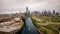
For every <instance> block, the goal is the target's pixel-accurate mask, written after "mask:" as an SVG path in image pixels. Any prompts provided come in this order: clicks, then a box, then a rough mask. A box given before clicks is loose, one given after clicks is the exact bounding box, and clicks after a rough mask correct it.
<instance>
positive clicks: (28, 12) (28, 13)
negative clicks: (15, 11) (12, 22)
mask: <svg viewBox="0 0 60 34" xmlns="http://www.w3.org/2000/svg"><path fill="white" fill-rule="evenodd" d="M29 15H30V10H29V9H28V7H26V16H29Z"/></svg>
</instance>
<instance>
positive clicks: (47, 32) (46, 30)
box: [31, 17, 59, 34]
mask: <svg viewBox="0 0 60 34" xmlns="http://www.w3.org/2000/svg"><path fill="white" fill-rule="evenodd" d="M31 19H32V21H33V23H34V25H35V26H36V27H37V28H38V31H39V32H40V33H42V34H59V25H57V24H55V25H54V24H46V23H45V24H46V25H45V24H44V23H42V22H39V21H38V20H35V18H32V17H31ZM41 23H42V24H41Z"/></svg>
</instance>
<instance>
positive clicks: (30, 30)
mask: <svg viewBox="0 0 60 34" xmlns="http://www.w3.org/2000/svg"><path fill="white" fill-rule="evenodd" d="M22 34H38V31H37V28H36V27H35V26H34V24H33V23H32V20H31V18H30V17H28V18H27V19H26V22H25V26H24V28H23V30H22Z"/></svg>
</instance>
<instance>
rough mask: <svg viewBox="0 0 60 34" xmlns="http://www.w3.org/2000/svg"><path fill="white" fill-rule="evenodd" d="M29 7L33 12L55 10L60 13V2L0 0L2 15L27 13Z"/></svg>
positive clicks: (56, 0) (53, 0) (52, 0)
mask: <svg viewBox="0 0 60 34" xmlns="http://www.w3.org/2000/svg"><path fill="white" fill-rule="evenodd" d="M26 6H28V7H29V9H30V10H31V11H33V10H44V9H48V10H53V9H55V10H56V11H60V0H0V14H3V13H15V12H19V11H21V12H25V7H26Z"/></svg>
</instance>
